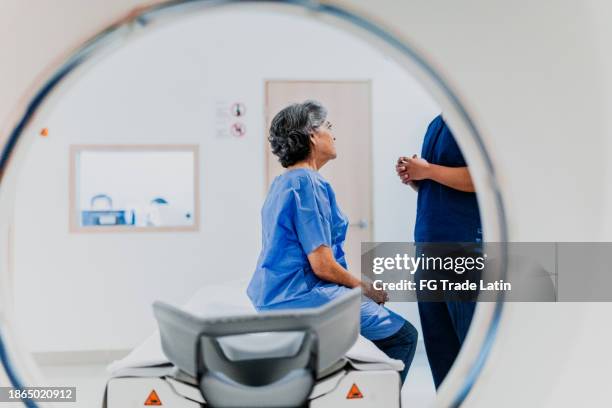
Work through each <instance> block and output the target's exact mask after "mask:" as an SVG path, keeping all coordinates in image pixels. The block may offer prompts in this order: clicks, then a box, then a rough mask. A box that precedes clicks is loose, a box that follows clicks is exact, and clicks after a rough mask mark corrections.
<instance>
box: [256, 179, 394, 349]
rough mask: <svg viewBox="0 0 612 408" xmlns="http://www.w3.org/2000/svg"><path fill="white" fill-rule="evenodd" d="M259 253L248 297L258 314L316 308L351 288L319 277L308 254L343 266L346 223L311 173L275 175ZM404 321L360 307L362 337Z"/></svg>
mask: <svg viewBox="0 0 612 408" xmlns="http://www.w3.org/2000/svg"><path fill="white" fill-rule="evenodd" d="M261 217H262V250H261V254H260V255H259V259H258V261H257V267H256V269H255V273H254V274H253V277H252V278H251V282H250V283H249V287H248V289H247V294H248V295H249V298H250V299H251V301H252V302H253V305H254V306H255V308H256V309H257V310H260V311H262V310H274V309H290V308H305V307H315V306H320V305H322V304H325V303H327V302H329V301H330V300H332V299H334V298H336V297H338V296H341V295H342V294H344V293H346V291H348V290H349V289H348V288H346V287H344V286H340V285H338V284H335V283H331V282H326V281H323V280H321V279H319V278H318V277H317V276H316V275H315V274H314V272H313V271H312V268H311V267H310V263H309V262H308V258H307V254H309V253H311V252H312V251H313V250H315V249H317V248H318V247H319V246H321V245H326V246H328V247H330V248H331V250H332V252H333V254H334V257H335V258H336V261H338V263H339V264H340V265H342V266H343V267H345V268H347V264H346V260H345V256H344V250H343V244H344V240H345V238H346V231H347V228H348V220H347V218H346V216H345V215H344V214H343V213H342V211H340V208H338V205H337V203H336V196H335V194H334V190H333V189H332V187H331V185H330V184H329V183H328V182H327V181H326V180H325V179H324V178H323V177H322V176H321V175H320V174H319V172H317V171H314V170H310V169H302V168H300V169H294V170H289V171H287V172H285V173H284V174H282V175H280V176H278V177H276V178H275V179H274V181H273V182H272V185H271V186H270V191H269V192H268V196H267V198H266V201H265V202H264V205H263V208H262V211H261ZM403 324H404V319H403V318H402V317H400V316H399V315H397V314H395V313H393V312H392V311H390V310H389V309H387V308H385V307H384V306H380V305H378V304H376V303H374V302H373V301H371V300H370V299H367V300H365V301H363V302H362V303H361V334H362V335H363V336H364V337H366V338H368V339H370V340H379V339H383V338H386V337H389V336H391V335H393V334H395V333H396V332H397V331H398V330H399V329H400V328H401V327H402V325H403Z"/></svg>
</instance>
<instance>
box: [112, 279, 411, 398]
mask: <svg viewBox="0 0 612 408" xmlns="http://www.w3.org/2000/svg"><path fill="white" fill-rule="evenodd" d="M360 303H361V295H360V291H359V290H353V291H351V292H350V293H349V294H347V295H345V296H343V297H341V298H338V299H335V300H334V301H332V302H330V303H328V304H326V305H324V306H321V307H318V308H311V309H299V310H286V311H273V312H264V313H242V314H233V315H224V316H217V317H214V316H205V317H202V316H197V315H196V314H194V313H192V312H189V311H186V310H184V309H179V308H176V307H173V306H171V305H168V304H165V303H161V302H156V303H155V304H154V306H153V308H154V312H155V317H156V319H157V322H158V325H159V334H156V335H154V336H152V337H151V338H150V339H149V340H148V341H147V342H145V344H143V345H142V346H141V347H140V348H137V349H136V350H134V352H132V354H131V355H130V356H128V357H127V358H126V359H124V361H119V362H116V363H114V364H113V365H111V367H110V370H111V371H112V378H111V379H110V380H109V381H108V383H107V387H106V392H105V396H104V407H108V408H131V407H143V406H145V407H146V406H165V407H173V408H174V407H176V408H200V407H220V408H222V407H227V408H231V407H243V408H245V407H268V408H274V407H304V406H308V407H313V408H319V407H320V408H324V407H325V408H327V407H330V408H331V407H355V408H360V407H361V408H363V407H372V408H375V407H376V408H379V407H385V408H387V407H388V408H393V407H399V406H400V378H399V373H398V371H401V370H402V369H403V364H402V362H401V361H397V360H392V359H390V358H388V357H387V356H386V355H385V354H384V353H382V352H381V351H380V350H379V349H378V348H376V346H375V345H374V344H373V343H371V342H369V341H368V340H366V339H365V338H363V337H361V336H359V308H360ZM159 349H161V350H162V351H163V355H162V354H161V352H160V350H159Z"/></svg>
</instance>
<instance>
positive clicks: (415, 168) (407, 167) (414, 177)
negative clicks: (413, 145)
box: [395, 154, 431, 184]
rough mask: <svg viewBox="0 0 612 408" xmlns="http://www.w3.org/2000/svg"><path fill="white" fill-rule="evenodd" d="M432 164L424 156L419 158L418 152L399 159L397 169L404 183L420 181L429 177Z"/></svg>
mask: <svg viewBox="0 0 612 408" xmlns="http://www.w3.org/2000/svg"><path fill="white" fill-rule="evenodd" d="M430 167H431V165H430V164H429V162H428V161H427V160H425V159H423V158H419V157H418V156H417V155H416V154H415V155H413V156H412V157H406V156H402V157H400V158H399V159H397V164H396V165H395V171H396V172H397V175H398V176H399V177H400V179H401V180H402V183H404V184H410V183H411V182H415V181H420V180H424V179H427V178H429V169H430Z"/></svg>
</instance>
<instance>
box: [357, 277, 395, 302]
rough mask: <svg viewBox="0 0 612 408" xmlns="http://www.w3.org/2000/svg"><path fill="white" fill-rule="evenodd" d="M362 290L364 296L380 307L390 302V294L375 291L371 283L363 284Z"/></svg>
mask: <svg viewBox="0 0 612 408" xmlns="http://www.w3.org/2000/svg"><path fill="white" fill-rule="evenodd" d="M361 290H362V291H363V294H364V295H365V296H367V297H369V298H370V299H372V300H373V301H374V302H375V303H378V304H379V305H382V304H384V303H385V302H388V301H389V294H388V293H387V292H385V291H384V290H378V289H374V286H373V285H372V283H371V282H361Z"/></svg>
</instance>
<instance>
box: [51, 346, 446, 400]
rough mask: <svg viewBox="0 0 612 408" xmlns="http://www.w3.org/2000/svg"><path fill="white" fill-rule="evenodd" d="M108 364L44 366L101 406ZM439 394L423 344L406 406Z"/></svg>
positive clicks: (405, 393) (54, 379) (54, 381)
mask: <svg viewBox="0 0 612 408" xmlns="http://www.w3.org/2000/svg"><path fill="white" fill-rule="evenodd" d="M105 366H106V365H105V364H71V365H63V366H41V369H42V372H43V374H44V375H45V378H47V379H49V383H50V384H49V385H55V386H76V387H77V403H76V404H75V405H73V404H70V406H71V407H83V408H96V407H101V402H102V396H103V392H104V387H105V385H106V380H107V378H108V373H107V372H106V369H105ZM434 398H435V390H434V386H433V382H432V380H431V374H430V371H429V366H428V364H427V357H426V356H425V350H424V349H423V348H422V345H420V347H419V348H418V349H417V352H416V354H415V357H414V361H413V363H412V367H411V369H410V371H409V373H408V377H407V378H406V383H405V384H404V387H403V388H402V407H403V408H408V407H428V406H430V405H431V403H432V402H433V400H434Z"/></svg>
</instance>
